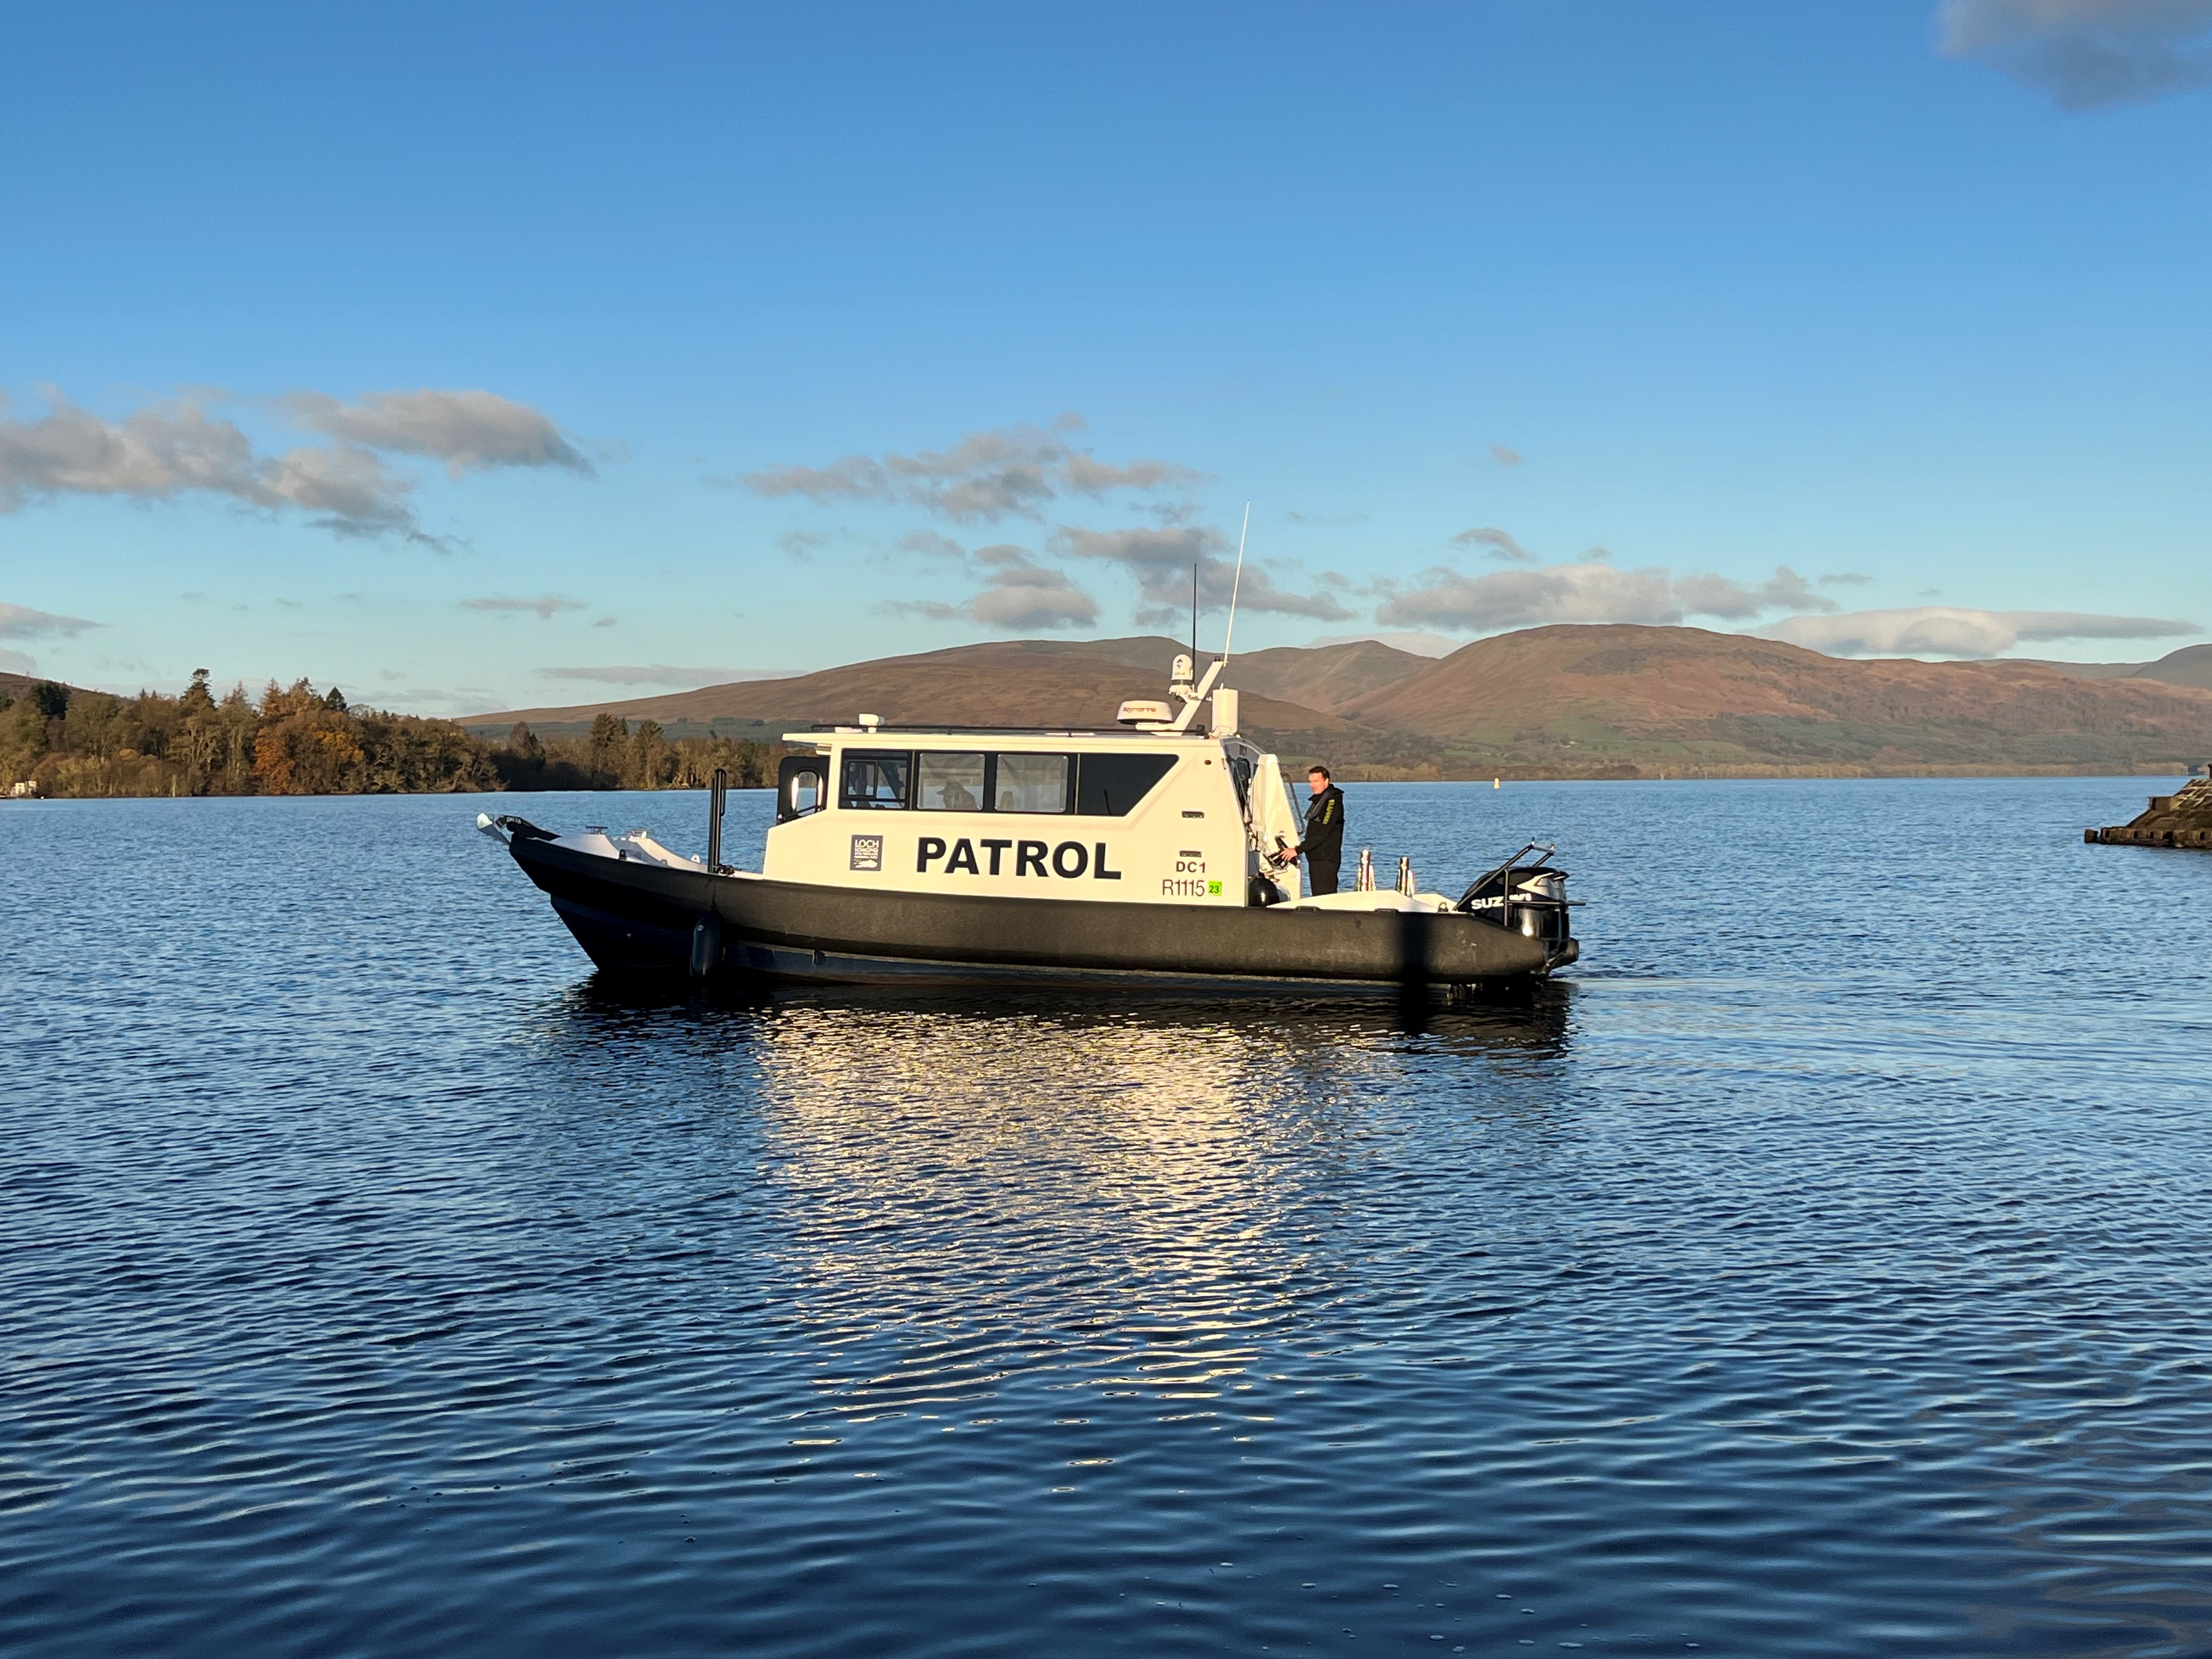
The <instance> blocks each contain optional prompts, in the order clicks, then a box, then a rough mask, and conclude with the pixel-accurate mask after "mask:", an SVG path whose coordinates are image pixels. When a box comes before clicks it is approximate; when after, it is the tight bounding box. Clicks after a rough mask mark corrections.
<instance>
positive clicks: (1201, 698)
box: [1167, 501, 1252, 732]
mask: <svg viewBox="0 0 2212 1659" xmlns="http://www.w3.org/2000/svg"><path fill="white" fill-rule="evenodd" d="M1251 533H1252V503H1251V502H1249V501H1247V502H1245V503H1244V527H1243V529H1242V530H1240V531H1238V532H1237V574H1236V576H1235V577H1234V578H1233V579H1231V581H1230V584H1229V629H1228V631H1227V632H1226V633H1225V634H1224V635H1222V638H1221V654H1220V655H1219V656H1218V657H1216V658H1215V659H1213V665H1212V667H1211V668H1209V669H1207V670H1206V678H1203V679H1201V680H1200V681H1199V683H1198V686H1197V689H1196V690H1194V691H1193V692H1192V693H1191V697H1190V701H1189V702H1187V703H1185V704H1184V705H1183V708H1182V714H1178V715H1176V717H1175V719H1174V720H1173V721H1172V722H1170V725H1169V726H1168V728H1167V729H1168V730H1169V731H1170V732H1188V731H1189V730H1190V723H1191V721H1192V720H1194V719H1196V718H1197V716H1198V706H1199V704H1200V703H1201V702H1205V701H1206V696H1208V694H1210V693H1211V692H1212V690H1213V687H1214V683H1215V682H1216V681H1218V679H1220V678H1221V671H1222V670H1224V669H1225V668H1226V667H1228V666H1229V647H1230V645H1231V642H1232V641H1234V640H1235V639H1236V637H1237V593H1238V592H1240V591H1241V590H1242V589H1243V586H1244V541H1245V538H1246V537H1248V536H1249V535H1250V534H1251ZM1190 653H1191V658H1192V665H1193V666H1194V667H1195V666H1196V665H1197V657H1198V567H1197V566H1195V565H1193V566H1192V567H1191V572H1190ZM1176 696H1182V692H1180V691H1178V692H1177V693H1176Z"/></svg>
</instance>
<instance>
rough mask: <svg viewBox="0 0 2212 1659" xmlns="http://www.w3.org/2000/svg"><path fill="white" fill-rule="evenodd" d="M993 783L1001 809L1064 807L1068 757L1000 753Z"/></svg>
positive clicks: (1055, 810) (1034, 810) (1060, 808)
mask: <svg viewBox="0 0 2212 1659" xmlns="http://www.w3.org/2000/svg"><path fill="white" fill-rule="evenodd" d="M998 761H999V764H998V768H997V770H998V781H997V783H996V784H995V786H994V787H995V789H996V792H997V797H998V802H997V804H998V808H999V811H1001V812H1065V811H1067V757H1066V756H1065V755H1000V757H998Z"/></svg>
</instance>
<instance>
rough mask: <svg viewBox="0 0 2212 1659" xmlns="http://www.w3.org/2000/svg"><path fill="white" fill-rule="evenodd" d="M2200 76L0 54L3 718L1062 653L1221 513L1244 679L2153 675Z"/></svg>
mask: <svg viewBox="0 0 2212 1659" xmlns="http://www.w3.org/2000/svg"><path fill="white" fill-rule="evenodd" d="M2208 53H2212V0H1956V3H1953V4H1951V5H1948V6H1945V5H1941V4H1939V3H1937V0H1850V3H1843V0H1837V3H1822V4H1809V5H1807V4H1797V3H1786V4H1785V3H1782V0H1770V3H1763V4H1750V3H1740V4H1731V3H1712V4H1702V3H1684V4H1669V5H1666V6H1654V5H1650V4H1649V3H1620V4H1581V3H1560V0H1498V3H1485V0H1477V3H1468V4H1462V5H1458V6H1449V7H1446V6H1394V7H1358V8H1352V7H1340V8H1322V7H1301V6H1290V7H1260V6H1243V7H1226V6H1216V7H1203V6H1202V7H1189V6H1177V7H1158V8H1147V7H1141V6H1121V7H1116V8H1111V9H1108V8H1097V9H1090V10H1088V11H1082V12H1079V11H1077V10H1076V9H1072V8H1051V7H1044V8H1040V7H1034V6H1022V7H1013V6H1008V7H1000V8H994V7H987V6H951V7H933V8H921V7H909V8H897V9H894V8H887V7H857V6H837V5H824V6H817V7H809V8H780V9H738V8H732V7H720V6H716V7H686V6H678V5H658V6H640V7H626V8H616V7H606V6H601V7H562V6H557V5H548V4H542V3H541V4H533V5H530V6H513V7H501V6H495V5H479V6H472V7H467V8H454V7H428V6H424V7H408V6H402V5H394V4H390V3H382V4H378V5H375V6H373V7H371V6H359V7H351V8H348V7H338V6H332V7H315V8H302V7H295V6H287V7H277V6H270V7H265V8H258V9H256V8H242V7H240V8H222V7H209V8H195V9H191V10H190V11H189V12H187V11H184V10H179V9H173V8H161V9H154V8H145V9H131V8H113V7H109V8H102V7H88V8H71V9H64V8H46V9H40V10H37V11H33V12H27V13H23V14H21V15H18V16H16V17H15V18H14V19H13V20H12V21H11V26H10V40H9V50H8V52H6V53H5V54H4V56H0V143H4V146H5V153H6V154H7V155H9V156H10V157H12V158H15V164H14V165H11V166H10V167H8V168H7V169H5V170H4V173H0V215H3V216H0V223H4V224H5V225H6V226H7V227H8V228H9V234H8V236H7V239H6V251H5V252H4V255H0V390H4V391H5V392H6V393H7V395H8V396H9V399H10V402H9V405H8V406H7V407H6V408H5V409H0V665H5V666H12V667H15V668H17V669H18V670H21V669H23V668H25V667H26V666H27V665H35V668H36V671H40V672H41V673H46V674H52V675H55V676H58V677H61V678H69V679H72V680H75V681H76V682H77V683H80V684H95V685H101V686H107V687H112V688H117V689H131V688H135V687H136V686H137V685H139V684H155V685H161V686H165V687H171V688H173V687H174V686H175V685H177V684H181V682H182V681H183V679H184V678H185V677H186V676H187V675H188V674H189V672H190V671H191V670H192V669H193V668H195V667H200V666H205V667H208V668H210V669H211V670H213V671H214V673H215V674H216V678H217V679H218V680H221V681H224V682H228V681H229V680H233V679H237V678H245V679H246V680H247V681H248V682H249V683H254V684H258V682H260V681H262V680H264V679H266V678H270V677H271V676H276V677H279V678H285V679H288V680H289V679H290V678H295V677H296V676H299V675H302V674H304V675H307V676H309V677H311V678H313V679H314V680H315V682H316V683H317V684H329V683H332V682H336V683H337V684H340V685H342V686H343V688H344V689H345V690H346V691H347V692H348V693H349V695H351V696H355V697H356V698H359V699H366V700H368V701H371V702H379V703H382V704H386V705H388V706H392V707H396V708H410V709H415V710H418V711H420V712H425V713H461V712H476V711H478V710H483V709H489V708H500V707H514V706H522V705H527V704H538V703H545V702H578V701H584V700H589V699H596V698H599V697H604V696H609V695H643V694H645V693H647V692H651V691H654V690H665V689H669V688H670V687H671V686H673V685H678V684H701V683H705V681H706V680H707V679H708V678H725V677H726V676H727V675H729V674H731V673H733V672H737V671H766V670H780V669H805V668H813V667H820V666H825V665H829V664H833V663H836V662H842V661H851V660H855V659H861V658H866V657H871V656H878V655H883V654H886V653H893V652H899V651H914V650H927V649H931V648H935V647H940V646H945V645H952V644H957V643H962V642H963V641H969V640H975V639H983V638H991V637H1006V636H1012V635H1039V634H1059V635H1068V636H1082V635H1111V634H1125V633H1129V632H1134V631H1138V630H1139V628H1140V627H1144V626H1150V625H1152V623H1149V622H1147V621H1146V618H1147V617H1151V616H1152V615H1153V614H1155V613H1158V612H1159V611H1163V610H1164V609H1166V610H1172V609H1173V607H1172V606H1167V605H1164V600H1166V599H1168V598H1170V596H1171V595H1173V594H1179V593H1183V592H1187V591H1188V589H1187V584H1188V568H1189V564H1190V562H1191V560H1192V559H1193V558H1194V557H1196V558H1198V559H1199V560H1200V561H1201V562H1204V564H1205V565H1206V586H1207V590H1208V596H1209V601H1210V602H1211V601H1212V599H1213V598H1214V597H1215V596H1216V595H1217V593H1218V588H1219V586H1220V585H1221V582H1222V580H1223V579H1224V577H1225V572H1226V561H1227V560H1228V559H1229V558H1230V557H1231V556H1233V552H1234V545H1235V538H1236V536H1237V525H1238V520H1239V516H1240V514H1241V512H1242V510H1243V503H1244V502H1245V501H1248V500H1249V501H1250V502H1251V503H1252V504H1253V506H1252V532H1251V543H1250V552H1251V557H1252V559H1253V561H1254V563H1253V565H1252V566H1251V567H1250V568H1248V573H1247V585H1246V589H1245V594H1244V598H1245V601H1246V604H1245V605H1244V606H1243V608H1242V609H1241V610H1240V612H1239V620H1238V624H1237V641H1238V643H1239V645H1240V646H1243V647H1260V646H1263V645H1273V644H1299V643H1304V642H1307V641H1311V640H1315V639H1320V638H1331V637H1338V636H1343V635H1356V634H1362V633H1372V632H1381V633H1384V634H1401V633H1404V634H1417V635H1428V636H1430V641H1431V645H1430V648H1436V642H1437V641H1440V640H1449V641H1459V640H1464V639H1468V638H1472V637H1475V636H1477V635H1480V634H1483V633H1488V632H1495V631H1498V630H1499V629H1502V628H1505V627H1510V626H1518V625H1525V624H1527V623H1533V622H1543V621H1550V620H1604V619H1614V620H1654V621H1664V620H1674V619H1683V620H1687V621H1690V622H1692V623H1696V624H1698V625H1700V626H1705V627H1716V628H1723V629H1767V630H1770V631H1773V632H1776V633H1778V634H1781V635H1784V636H1785V637H1791V638H1796V639H1799V640H1801V641H1802V642H1806V643H1810V644H1814V645H1816V646H1818V647H1821V648H1826V649H1830V650H1835V651H1838V652H1851V651H1860V652H1891V651H1896V652H1917V653H1923V654H1935V655H1944V654H1986V653H2006V654H2017V655H2037V656H2063V657H2072V658H2081V659H2144V658H2148V657H2154V656H2157V655H2160V654H2162V653H2164V652H2166V651H2167V650H2170V649H2172V648H2173V647H2176V646H2179V645H2183V644H2187V643H2190V642H2191V641H2195V640H2198V639H2201V638H2203V637H2204V636H2205V635H2204V633H2203V629H2202V628H2200V627H2199V626H2198V624H2206V625H2212V574H2208V572H2212V559H2208V558H2207V556H2206V555H2207V551H2208V548H2207V540H2208V535H2207V526H2208V523H2212V514H2208V508H2212V468H2208V466H2207V465H2205V462H2206V459H2207V450H2208V439H2212V403H2208V399H2207V397H2206V390H2207V385H2208V369H2212V309H2208V307H2207V305H2206V302H2205V301H2206V291H2207V283H2206V278H2205V276H2204V273H2205V272H2206V271H2207V270H2212V234H2208V233H2212V189H2208V187H2207V185H2208V182H2212V181H2208V179H2207V176H2206V175H2207V173H2208V171H2212V142H2208V141H2212V95H2208V94H2207V92H2206V91H2205V90H2204V89H2203V88H2204V86H2205V82H2206V78H2207V73H2208V67H2212V57H2208ZM1778 572H1779V573H1781V574H1778ZM1823 579H1826V580H1823ZM1182 625H1187V623H1186V624H1182ZM1218 626H1219V618H1218V613H1216V614H1215V615H1214V617H1213V618H1212V620H1211V621H1210V622H1209V623H1208V628H1209V630H1210V631H1218ZM1177 631H1179V630H1177Z"/></svg>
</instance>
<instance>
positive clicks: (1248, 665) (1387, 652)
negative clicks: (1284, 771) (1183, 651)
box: [1229, 640, 1431, 714]
mask: <svg viewBox="0 0 2212 1659" xmlns="http://www.w3.org/2000/svg"><path fill="white" fill-rule="evenodd" d="M1430 660H1431V659H1429V658H1427V657H1417V656H1415V655H1414V654H1413V653H1412V652H1410V651H1401V650H1399V649H1398V647H1396V646H1395V645H1384V644H1383V643H1382V642H1381V641H1377V640H1353V641H1351V642H1350V643H1348V644H1345V645H1324V646H1296V645H1284V646H1276V647H1273V648H1272V649H1269V650H1266V651H1255V652H1252V653H1249V655H1246V656H1242V657H1239V658H1237V659H1236V661H1235V662H1233V663H1231V665H1230V677H1229V678H1230V684H1232V685H1235V686H1237V687H1238V688H1239V689H1240V690H1243V692H1244V693H1245V695H1246V696H1248V697H1249V696H1253V695H1255V694H1256V695H1258V696H1264V697H1273V698H1276V699H1277V700H1279V701H1280V702H1295V703H1302V704H1304V706H1305V707H1306V708H1321V709H1326V710H1327V711H1328V713H1330V714H1342V713H1343V712H1344V711H1345V709H1346V708H1349V707H1350V706H1351V705H1352V702H1354V701H1355V700H1356V699H1358V698H1360V697H1364V696H1367V695H1368V694H1370V692H1375V691H1380V690H1383V689H1384V688H1385V687H1386V686H1392V685H1395V684H1397V683H1398V682H1399V681H1401V680H1402V679H1405V678H1408V677H1409V676H1411V675H1413V674H1416V673H1419V671H1421V670H1422V669H1424V668H1425V667H1427V666H1428V665H1429V662H1430Z"/></svg>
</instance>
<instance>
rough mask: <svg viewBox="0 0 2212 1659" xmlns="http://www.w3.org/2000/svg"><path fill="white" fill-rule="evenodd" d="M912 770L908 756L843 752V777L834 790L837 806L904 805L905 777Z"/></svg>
mask: <svg viewBox="0 0 2212 1659" xmlns="http://www.w3.org/2000/svg"><path fill="white" fill-rule="evenodd" d="M913 768H914V757H913V756H911V755H883V754H870V753H865V752H862V753H855V752H854V751H853V750H849V749H848V750H846V751H845V775H844V778H843V781H842V783H841V784H840V785H839V787H838V790H837V805H840V806H846V807H863V808H865V807H871V806H904V805H906V804H907V792H906V786H907V778H908V774H909V773H911V772H912V770H913Z"/></svg>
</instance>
